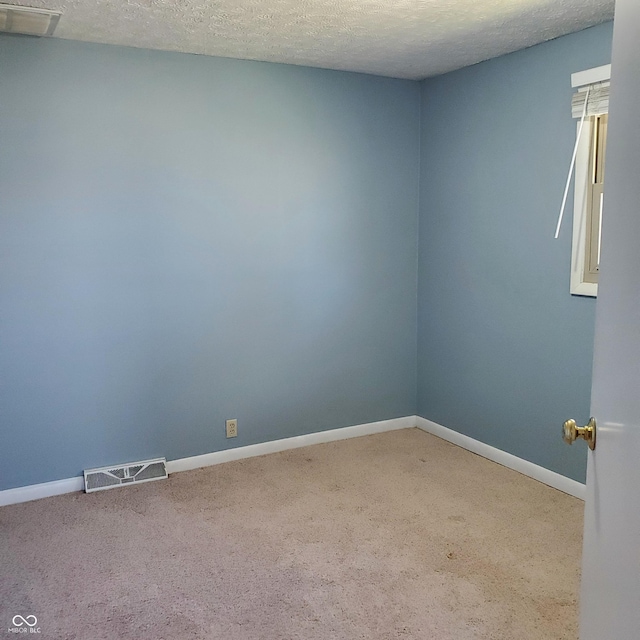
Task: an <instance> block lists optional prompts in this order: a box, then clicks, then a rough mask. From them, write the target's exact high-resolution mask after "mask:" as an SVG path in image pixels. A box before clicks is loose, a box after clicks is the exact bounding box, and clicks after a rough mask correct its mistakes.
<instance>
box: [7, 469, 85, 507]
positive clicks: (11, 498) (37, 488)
mask: <svg viewBox="0 0 640 640" xmlns="http://www.w3.org/2000/svg"><path fill="white" fill-rule="evenodd" d="M83 489H84V478H83V477H82V476H77V477H76V478H65V479H64V480H54V481H53V482H43V483H41V484H30V485H28V486H26V487H17V488H15V489H5V490H4V491H0V507H6V506H7V505H9V504H18V503H19V502H29V501H31V500H40V498H50V497H51V496H59V495H62V494H63V493H73V492H74V491H82V490H83Z"/></svg>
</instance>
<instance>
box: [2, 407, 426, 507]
mask: <svg viewBox="0 0 640 640" xmlns="http://www.w3.org/2000/svg"><path fill="white" fill-rule="evenodd" d="M415 426H416V416H406V417H404V418H394V419H392V420H382V421H380V422H369V423H366V424H358V425H355V426H352V427H343V428H341V429H329V430H327V431H319V432H316V433H309V434H306V435H303V436H295V437H293V438H283V439H282V440H272V441H271V442H261V443H259V444H252V445H248V446H246V447H236V448H235V449H226V450H224V451H214V452H213V453H205V454H203V455H200V456H193V457H190V458H180V459H178V460H169V461H167V471H168V472H169V473H178V472H179V471H189V470H191V469H199V468H200V467H208V466H211V465H214V464H222V463H223V462H232V461H233V460H242V459H243V458H253V457H255V456H263V455H266V454H268V453H277V452H278V451H286V450H287V449H298V448H300V447H308V446H310V445H312V444H321V443H323V442H333V441H335V440H346V439H347V438H357V437H359V436H367V435H371V434H373V433H382V432H384V431H395V430H397V429H409V428H411V427H415ZM83 489H84V479H83V477H82V476H78V477H76V478H66V479H65V480H55V481H54V482H43V483H42V484H32V485H29V486H26V487H17V488H15V489H5V490H4V491H0V507H4V506H7V505H10V504H18V503H20V502H29V501H31V500H39V499H40V498H49V497H51V496H58V495H61V494H63V493H73V492H74V491H82V490H83Z"/></svg>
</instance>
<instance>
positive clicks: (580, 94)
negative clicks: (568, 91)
mask: <svg viewBox="0 0 640 640" xmlns="http://www.w3.org/2000/svg"><path fill="white" fill-rule="evenodd" d="M609 85H610V83H609V82H597V83H595V84H591V85H587V86H585V87H580V89H578V91H576V92H575V93H574V94H573V97H572V98H571V115H572V116H573V117H574V118H581V117H582V114H583V113H584V114H585V117H587V118H589V117H591V116H601V115H602V114H604V113H609ZM587 95H588V96H589V97H588V98H587ZM585 98H586V99H587V109H586V111H585V108H584V101H585Z"/></svg>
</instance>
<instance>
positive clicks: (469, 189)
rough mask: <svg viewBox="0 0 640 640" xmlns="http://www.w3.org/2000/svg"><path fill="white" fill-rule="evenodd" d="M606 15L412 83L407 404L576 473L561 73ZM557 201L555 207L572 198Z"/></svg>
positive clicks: (568, 122) (580, 309)
mask: <svg viewBox="0 0 640 640" xmlns="http://www.w3.org/2000/svg"><path fill="white" fill-rule="evenodd" d="M611 37H612V25H611V23H609V24H605V25H601V26H598V27H594V28H592V29H588V30H586V31H582V32H580V33H576V34H573V35H569V36H566V37H563V38H559V39H558V40H554V41H551V42H548V43H545V44H542V45H538V46H536V47H532V48H530V49H526V50H523V51H520V52H517V53H514V54H511V55H507V56H504V57H501V58H497V59H494V60H490V61H488V62H484V63H481V64H478V65H475V66H473V67H469V68H466V69H462V70H460V71H456V72H453V73H449V74H447V75H444V76H440V77H438V78H435V79H431V80H427V81H425V82H424V83H423V85H422V156H421V202H420V232H419V287H418V309H419V310H418V314H419V320H418V413H419V415H421V416H423V417H425V418H428V419H431V420H433V421H435V422H438V423H440V424H443V425H445V426H448V427H451V428H452V429H455V430H457V431H460V432H462V433H465V434H467V435H469V436H471V437H473V438H476V439H478V440H481V441H483V442H486V443H488V444H490V445H493V446H495V447H498V448H500V449H503V450H506V451H508V452H510V453H513V454H515V455H517V456H520V457H522V458H525V459H527V460H531V461H532V462H535V463H537V464H539V465H542V466H544V467H547V468H549V469H552V470H554V471H558V472H560V473H562V474H564V475H568V476H570V477H572V478H575V479H577V480H580V481H584V474H585V466H586V448H585V447H581V446H574V447H571V448H570V447H568V446H566V445H564V444H563V443H562V441H561V440H560V426H561V424H562V422H563V421H564V420H565V419H566V418H568V417H574V418H576V419H579V420H586V419H588V416H589V400H590V398H589V396H590V387H591V363H592V355H593V331H594V310H595V300H594V299H589V298H580V297H574V296H570V295H569V264H570V254H571V215H570V214H569V217H568V219H565V224H564V227H563V230H562V236H561V238H560V240H553V233H554V230H555V223H556V218H557V215H558V208H559V205H560V201H561V198H562V192H563V189H564V181H565V180H566V175H567V170H568V165H569V160H570V158H571V153H572V150H573V144H574V141H575V121H574V120H572V119H571V114H570V103H571V93H572V89H571V84H570V75H571V73H573V72H576V71H582V70H584V69H588V68H590V67H595V66H599V65H602V64H608V63H609V62H610V61H611ZM572 207H573V203H572V201H570V202H569V203H568V207H567V209H568V211H569V212H571V211H572V210H573V209H572Z"/></svg>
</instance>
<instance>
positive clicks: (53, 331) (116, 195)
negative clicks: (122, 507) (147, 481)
mask: <svg viewBox="0 0 640 640" xmlns="http://www.w3.org/2000/svg"><path fill="white" fill-rule="evenodd" d="M419 88H420V87H419V84H418V83H415V82H409V81H401V80H392V79H385V78H376V77H373V76H365V75H358V74H350V73H341V72H332V71H325V70H320V69H308V68H301V67H291V66H285V65H275V64H264V63H256V62H247V61H237V60H225V59H215V58H207V57H199V56H192V55H180V54H173V53H163V52H157V51H143V50H136V49H125V48H119V47H109V46H99V45H91V44H84V43H78V42H68V41H63V40H36V39H28V38H16V37H6V36H5V37H1V38H0V198H1V200H0V251H1V254H2V257H1V269H0V288H1V299H0V303H1V307H2V315H1V323H2V326H1V332H0V336H1V343H0V349H1V353H2V357H1V360H0V367H1V376H2V385H1V387H0V393H1V394H2V395H1V398H0V399H1V403H2V407H1V421H2V424H1V438H0V439H1V445H0V489H6V488H11V487H16V486H22V485H27V484H31V483H37V482H44V481H49V480H55V479H58V478H66V477H70V476H74V475H77V474H79V473H80V472H81V470H82V469H83V468H86V467H93V466H97V465H106V464H113V463H117V462H126V461H131V460H136V459H142V458H147V457H151V456H166V457H167V458H168V459H175V458H181V457H184V456H191V455H195V454H201V453H205V452H210V451H215V450H220V449H224V448H227V447H230V446H234V447H235V446H241V445H246V444H250V443H255V442H261V441H266V440H271V439H275V438H283V437H287V436H293V435H298V434H302V433H308V432H313V431H317V430H323V429H329V428H333V427H343V426H347V425H351V424H358V423H364V422H369V421H374V420H382V419H387V418H394V417H398V416H405V415H411V414H413V413H415V393H416V351H417V349H416V335H417V329H416V259H417V256H416V251H417V239H416V229H417V215H418V174H419V100H420V96H419ZM226 418H238V420H239V434H240V435H239V437H238V438H236V439H234V440H226V439H225V438H224V420H225V419H226Z"/></svg>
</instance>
